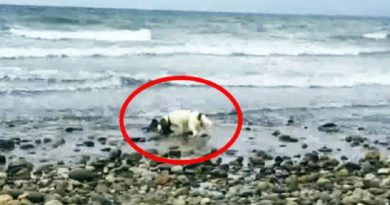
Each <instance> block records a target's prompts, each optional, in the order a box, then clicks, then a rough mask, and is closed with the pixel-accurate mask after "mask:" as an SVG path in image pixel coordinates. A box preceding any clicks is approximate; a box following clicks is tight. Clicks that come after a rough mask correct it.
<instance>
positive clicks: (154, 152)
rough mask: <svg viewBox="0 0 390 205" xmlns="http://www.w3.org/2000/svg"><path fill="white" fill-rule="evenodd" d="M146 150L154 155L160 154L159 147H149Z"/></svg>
mask: <svg viewBox="0 0 390 205" xmlns="http://www.w3.org/2000/svg"><path fill="white" fill-rule="evenodd" d="M146 151H147V152H149V153H150V154H154V155H157V154H158V150H157V149H148V150H146Z"/></svg>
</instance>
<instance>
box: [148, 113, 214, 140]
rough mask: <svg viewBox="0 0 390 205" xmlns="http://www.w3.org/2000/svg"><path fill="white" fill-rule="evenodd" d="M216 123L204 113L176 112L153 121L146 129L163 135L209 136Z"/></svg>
mask: <svg viewBox="0 0 390 205" xmlns="http://www.w3.org/2000/svg"><path fill="white" fill-rule="evenodd" d="M213 125H214V123H213V122H212V121H211V120H210V119H209V118H208V117H207V116H206V115H205V114H203V113H200V112H198V111H194V110H176V111H173V112H171V113H169V114H168V115H165V116H163V117H162V118H161V119H160V120H157V119H153V120H152V122H151V123H150V125H149V126H148V127H146V128H144V130H145V131H147V132H157V133H159V134H161V135H165V136H171V135H190V136H192V137H196V136H199V135H200V134H202V135H203V134H206V135H208V132H209V131H210V128H211V127H212V126H213Z"/></svg>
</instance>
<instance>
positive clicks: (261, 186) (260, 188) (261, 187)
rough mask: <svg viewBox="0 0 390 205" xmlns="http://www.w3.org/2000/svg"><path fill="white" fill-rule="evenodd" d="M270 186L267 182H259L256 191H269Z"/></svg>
mask: <svg viewBox="0 0 390 205" xmlns="http://www.w3.org/2000/svg"><path fill="white" fill-rule="evenodd" d="M270 187H271V184H270V183H269V182H265V181H261V182H259V183H257V190H258V191H260V192H262V191H266V190H268V189H270Z"/></svg>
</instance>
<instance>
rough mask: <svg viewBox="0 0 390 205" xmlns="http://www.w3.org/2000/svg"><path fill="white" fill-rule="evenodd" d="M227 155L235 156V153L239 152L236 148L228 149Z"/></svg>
mask: <svg viewBox="0 0 390 205" xmlns="http://www.w3.org/2000/svg"><path fill="white" fill-rule="evenodd" d="M225 153H226V155H230V156H234V155H236V153H237V150H234V149H228V150H226V152H225Z"/></svg>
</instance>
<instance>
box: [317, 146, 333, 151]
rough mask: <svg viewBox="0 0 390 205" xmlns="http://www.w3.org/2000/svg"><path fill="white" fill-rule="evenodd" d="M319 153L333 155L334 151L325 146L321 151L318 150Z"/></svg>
mask: <svg viewBox="0 0 390 205" xmlns="http://www.w3.org/2000/svg"><path fill="white" fill-rule="evenodd" d="M318 151H319V152H322V153H331V152H333V149H331V148H328V147H326V146H324V147H321V148H320V149H318Z"/></svg>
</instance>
